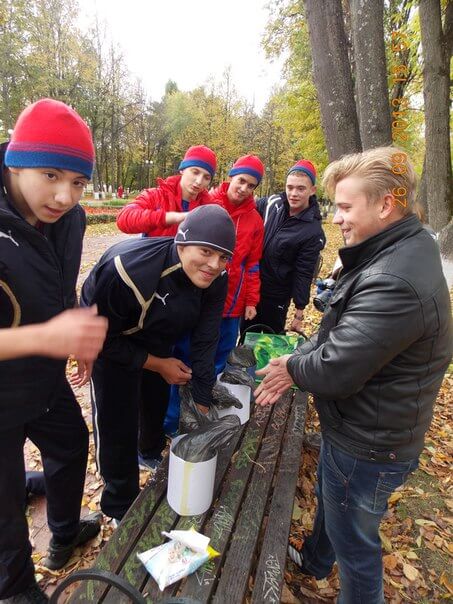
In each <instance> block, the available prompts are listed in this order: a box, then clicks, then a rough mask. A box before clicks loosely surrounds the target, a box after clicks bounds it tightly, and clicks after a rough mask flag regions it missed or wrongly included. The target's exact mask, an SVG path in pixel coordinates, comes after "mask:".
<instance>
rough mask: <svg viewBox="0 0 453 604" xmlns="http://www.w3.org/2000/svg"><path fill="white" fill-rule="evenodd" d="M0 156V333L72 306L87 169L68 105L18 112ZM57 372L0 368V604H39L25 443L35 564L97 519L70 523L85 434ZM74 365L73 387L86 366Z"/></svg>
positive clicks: (84, 141) (22, 363) (20, 363)
mask: <svg viewBox="0 0 453 604" xmlns="http://www.w3.org/2000/svg"><path fill="white" fill-rule="evenodd" d="M0 153H1V160H2V164H3V166H2V168H3V169H2V171H1V181H2V182H1V185H2V186H1V187H0V258H1V263H0V327H3V328H9V327H13V328H14V327H16V326H19V325H21V326H28V325H32V324H35V323H44V322H46V321H49V320H51V319H52V317H54V316H55V315H57V314H59V313H61V312H62V311H64V310H65V309H70V308H72V307H73V306H74V305H75V303H76V294H75V284H76V278H77V274H78V271H79V266H80V257H81V251H82V238H83V234H84V230H85V217H84V212H83V210H82V208H81V207H80V206H79V205H78V202H79V200H80V197H81V195H82V193H83V189H84V187H85V185H86V184H87V183H88V181H89V180H90V178H91V175H92V171H93V164H94V147H93V141H92V138H91V133H90V130H89V128H88V126H87V125H86V124H85V122H84V121H83V120H82V119H81V117H80V116H79V115H78V114H77V113H76V112H75V111H74V110H73V109H71V108H70V107H68V106H67V105H65V104H64V103H61V102H59V101H54V100H52V99H43V100H41V101H38V102H36V103H34V104H32V105H30V106H29V107H27V109H25V110H24V111H23V112H22V114H21V115H20V116H19V119H18V120H17V123H16V126H15V129H14V132H13V134H12V137H11V142H10V143H9V144H5V145H2V148H1V150H0ZM100 321H102V324H103V326H104V329H105V321H104V320H103V319H100ZM24 329H25V328H24ZM102 339H103V338H102ZM32 354H35V355H38V354H40V353H39V351H38V350H36V351H35V352H34V353H32ZM56 356H60V355H58V354H57V355H56ZM84 360H89V357H86V359H84ZM65 367H66V360H65V359H61V360H58V359H57V358H43V357H41V356H26V357H25V358H16V359H14V360H4V361H1V362H0V600H1V601H2V602H10V603H12V602H14V603H15V604H17V603H21V604H23V603H27V602H35V603H40V602H46V601H47V597H46V596H45V594H44V593H43V592H42V591H41V590H40V589H39V587H38V586H37V584H36V582H35V577H34V568H33V562H32V559H31V551H32V548H31V544H30V541H29V539H28V525H27V521H26V518H25V514H24V501H25V468H24V455H23V447H24V442H25V439H26V438H29V439H30V440H31V441H32V442H33V443H34V444H35V445H36V446H37V447H38V449H39V450H40V452H41V456H42V461H43V467H44V476H45V483H46V492H47V520H48V524H49V527H50V529H51V531H52V538H51V541H50V544H49V552H48V557H47V558H46V559H45V561H44V565H46V566H48V567H49V568H51V569H58V568H61V567H62V566H64V564H66V562H67V561H68V560H69V558H70V557H71V554H72V552H73V550H74V548H75V547H76V546H78V545H81V544H82V543H85V542H86V541H87V540H89V539H91V538H93V537H94V536H95V535H96V534H97V533H98V532H99V529H100V523H99V516H100V515H97V516H96V517H91V518H88V519H85V520H82V521H81V520H80V506H81V500H82V494H83V485H84V480H85V471H86V463H87V455H88V430H87V427H86V425H85V422H84V420H83V418H82V414H81V411H80V407H79V405H78V404H77V401H76V399H75V397H74V394H73V392H72V390H71V388H70V386H69V384H68V382H67V380H66V376H65ZM79 368H81V372H80V373H79V378H78V380H77V381H78V382H79V383H81V382H83V380H84V379H86V378H87V377H88V375H89V372H90V367H88V366H87V365H86V364H85V363H83V362H82V363H81V364H80V363H79Z"/></svg>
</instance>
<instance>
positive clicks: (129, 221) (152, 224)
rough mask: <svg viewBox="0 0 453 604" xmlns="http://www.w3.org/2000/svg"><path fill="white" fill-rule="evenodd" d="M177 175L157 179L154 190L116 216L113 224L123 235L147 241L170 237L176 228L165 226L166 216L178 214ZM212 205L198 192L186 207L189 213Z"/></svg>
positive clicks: (205, 193)
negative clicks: (142, 235)
mask: <svg viewBox="0 0 453 604" xmlns="http://www.w3.org/2000/svg"><path fill="white" fill-rule="evenodd" d="M180 181H181V175H180V174H175V175H174V176H169V177H168V178H166V179H162V178H158V179H157V185H158V186H157V187H156V188H153V189H145V190H144V191H142V192H141V193H140V195H138V196H137V197H136V198H135V199H134V201H131V203H128V204H127V205H126V206H124V208H123V209H122V210H121V212H120V213H119V214H118V217H117V219H116V224H117V226H118V228H119V229H120V230H121V231H123V232H124V233H146V234H147V235H148V237H173V236H174V235H176V232H177V230H178V226H179V225H178V224H170V225H167V224H165V214H166V213H167V212H182V211H183V208H182V190H181V185H180V184H179V183H180ZM206 203H212V201H211V200H210V196H209V193H208V192H207V191H202V192H201V193H200V194H199V195H198V196H197V198H196V199H194V200H193V201H191V202H190V203H189V211H190V210H193V209H194V208H197V207H198V206H200V205H204V204H206Z"/></svg>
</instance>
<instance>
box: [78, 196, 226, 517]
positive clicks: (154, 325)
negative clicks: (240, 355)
mask: <svg viewBox="0 0 453 604" xmlns="http://www.w3.org/2000/svg"><path fill="white" fill-rule="evenodd" d="M235 239H236V236H235V232H234V225H233V223H232V221H231V219H230V217H229V216H228V214H227V212H226V211H225V210H224V209H223V208H220V207H219V206H216V205H206V206H201V207H199V208H195V209H194V210H193V211H191V212H189V213H188V214H187V215H186V219H185V220H184V222H183V223H182V224H180V225H179V228H178V232H177V233H176V235H175V237H174V238H171V237H159V238H156V237H149V238H133V239H128V240H126V241H122V242H120V243H118V244H116V245H114V246H112V247H111V248H110V249H109V250H107V251H106V252H105V254H104V255H103V256H102V258H101V259H100V261H99V262H98V263H97V264H96V266H95V267H94V268H93V270H92V271H91V273H90V275H89V276H88V278H87V280H86V281H85V283H84V285H83V288H82V294H81V301H82V303H83V304H85V305H91V304H97V306H98V308H99V312H100V313H101V314H102V315H103V316H105V317H107V318H108V321H109V329H108V333H107V338H106V341H105V344H104V348H103V350H102V352H101V354H100V355H99V358H98V359H97V360H96V362H95V364H94V369H93V380H92V382H93V388H92V395H93V398H92V402H93V413H94V418H93V425H94V427H95V441H96V447H97V458H96V459H97V463H98V469H99V472H100V474H101V476H102V478H103V480H104V483H105V486H104V490H103V492H102V496H101V503H100V505H101V509H102V511H103V512H104V513H105V514H106V515H107V516H110V517H112V518H114V519H116V520H120V519H121V518H122V517H123V516H124V514H125V513H126V512H127V510H128V508H129V506H130V505H131V504H132V503H133V501H134V499H135V498H136V497H137V495H138V493H139V491H140V487H139V471H138V468H139V466H138V456H137V441H138V419H139V413H141V414H142V416H141V417H140V424H141V426H147V427H149V429H150V430H152V429H153V430H154V443H153V444H154V447H155V449H154V452H153V453H154V455H155V456H158V455H160V453H161V451H162V450H163V449H164V447H165V444H166V442H165V435H164V434H163V432H162V425H163V420H164V417H165V412H166V409H167V403H168V384H177V385H183V384H186V383H187V382H189V381H190V382H191V385H192V394H193V398H194V401H195V403H196V404H197V405H198V408H199V410H200V411H201V412H202V413H208V411H209V406H210V404H211V400H212V396H211V391H212V387H213V385H214V381H215V372H214V357H215V351H216V349H217V342H218V339H219V327H220V321H221V319H222V310H223V306H224V303H225V295H226V291H227V275H226V272H225V267H226V264H227V262H228V259H229V258H230V257H231V255H232V253H233V249H234V244H235ZM187 333H191V349H190V361H191V367H188V366H187V365H186V364H185V363H183V362H182V361H181V360H179V359H177V358H175V357H174V355H173V346H174V344H175V343H176V342H177V341H178V340H179V339H180V338H181V337H182V336H183V335H185V334H187ZM140 401H142V404H140ZM150 436H152V435H149V437H150ZM149 442H150V441H148V444H149ZM146 452H147V451H145V453H146Z"/></svg>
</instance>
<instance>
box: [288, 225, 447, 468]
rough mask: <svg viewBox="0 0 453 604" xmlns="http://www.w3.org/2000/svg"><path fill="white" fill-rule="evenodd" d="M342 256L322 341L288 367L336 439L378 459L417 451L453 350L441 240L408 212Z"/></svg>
mask: <svg viewBox="0 0 453 604" xmlns="http://www.w3.org/2000/svg"><path fill="white" fill-rule="evenodd" d="M340 257H341V260H342V262H343V267H344V268H343V271H342V273H341V275H340V277H339V279H338V281H337V284H336V287H335V290H334V292H333V295H332V298H331V302H330V307H329V308H328V310H327V312H326V313H325V315H324V317H323V320H322V323H321V326H320V329H319V332H318V339H317V342H316V343H315V349H314V350H312V351H311V352H307V349H308V348H309V344H307V345H306V346H305V348H304V350H302V351H300V353H299V354H295V355H293V356H292V357H291V358H290V359H289V361H288V371H289V373H290V374H291V376H292V378H293V379H294V382H295V383H296V384H297V385H298V386H299V387H300V388H301V389H304V390H307V391H309V392H312V393H313V394H314V395H315V404H316V408H317V411H318V414H319V417H320V422H321V429H322V432H323V437H324V438H325V439H326V440H328V441H330V442H331V443H332V444H333V445H335V446H337V447H339V448H340V449H342V450H343V451H345V452H347V453H350V454H353V455H355V456H357V457H359V458H362V459H369V460H372V461H374V460H376V461H387V462H392V461H405V460H409V459H411V458H415V457H417V456H418V455H419V454H420V452H421V450H422V448H423V440H424V435H425V432H426V431H427V429H428V428H429V425H430V422H431V418H432V412H433V405H434V402H435V400H436V396H437V393H438V391H439V388H440V385H441V383H442V379H443V376H444V373H445V371H446V369H447V367H448V364H449V362H450V359H451V355H452V350H453V338H452V325H451V309H450V298H449V293H448V289H447V285H446V282H445V278H444V276H443V273H442V268H441V262H440V256H439V250H438V247H437V245H436V242H435V241H434V240H433V238H432V237H431V236H430V235H429V233H427V232H426V230H425V229H423V227H422V225H421V223H420V222H419V220H418V219H417V217H416V216H415V215H410V216H408V217H406V218H404V219H402V220H400V221H398V222H397V223H395V224H393V225H392V226H390V227H389V228H388V229H386V230H384V231H382V232H381V233H379V234H377V235H375V236H374V237H371V238H369V239H367V240H366V241H363V242H362V243H359V244H357V245H355V246H351V247H349V248H343V249H341V250H340ZM304 353H306V354H304Z"/></svg>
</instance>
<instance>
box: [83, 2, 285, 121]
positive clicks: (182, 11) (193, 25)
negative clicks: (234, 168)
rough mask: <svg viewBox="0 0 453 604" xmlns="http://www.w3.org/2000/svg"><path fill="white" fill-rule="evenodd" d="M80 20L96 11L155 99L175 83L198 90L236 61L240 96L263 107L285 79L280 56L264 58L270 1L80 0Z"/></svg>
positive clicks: (235, 72) (84, 21) (237, 87)
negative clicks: (115, 0)
mask: <svg viewBox="0 0 453 604" xmlns="http://www.w3.org/2000/svg"><path fill="white" fill-rule="evenodd" d="M79 4H80V8H81V21H82V23H86V22H87V21H86V19H88V18H90V16H92V15H93V14H94V13H95V12H97V13H98V15H99V16H100V17H101V18H102V19H104V20H105V21H107V23H108V29H109V31H110V33H111V36H112V38H113V39H114V40H115V41H117V42H119V44H120V45H121V46H122V48H123V51H124V55H125V58H126V63H127V65H128V67H129V69H130V70H131V72H132V73H133V74H135V75H137V76H139V77H140V79H141V80H142V82H143V84H144V86H145V89H146V90H147V92H148V94H149V95H150V96H151V98H152V99H153V100H159V99H160V98H161V97H162V95H163V92H164V87H165V83H166V82H167V81H168V80H169V79H172V80H175V81H176V82H177V84H178V87H179V88H180V89H181V90H191V89H192V88H195V87H196V86H198V85H201V84H203V83H205V82H206V80H207V79H208V78H209V77H210V76H214V77H215V78H216V79H217V80H220V79H221V76H222V73H223V71H224V70H225V68H226V67H227V66H229V65H231V68H232V77H233V82H234V85H235V87H236V89H237V90H238V92H239V94H240V95H241V96H243V97H245V98H247V99H248V100H249V101H253V100H254V101H255V107H256V109H257V110H261V109H262V107H263V105H264V104H265V102H266V100H267V98H268V97H269V94H270V91H271V89H272V86H273V85H275V84H278V83H279V81H280V71H281V61H279V62H278V63H270V62H269V61H267V60H266V59H265V55H264V51H263V50H262V48H261V45H260V44H261V40H262V37H263V32H264V29H265V25H266V21H267V10H266V8H265V5H266V1H265V0H227V1H225V0H222V1H221V0H211V1H208V0H190V1H184V0H126V1H124V2H113V1H112V0H79Z"/></svg>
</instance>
